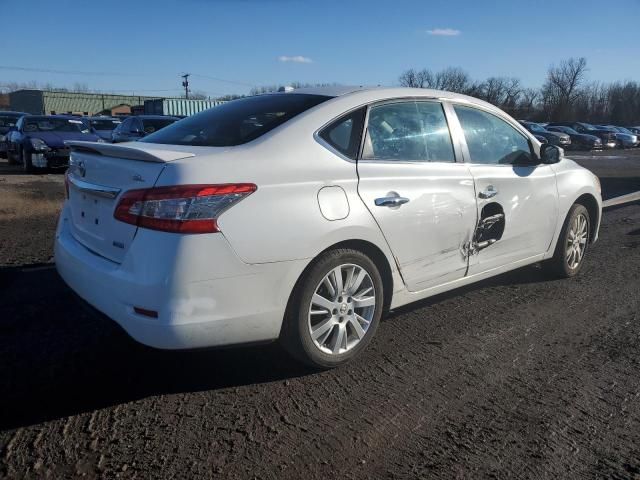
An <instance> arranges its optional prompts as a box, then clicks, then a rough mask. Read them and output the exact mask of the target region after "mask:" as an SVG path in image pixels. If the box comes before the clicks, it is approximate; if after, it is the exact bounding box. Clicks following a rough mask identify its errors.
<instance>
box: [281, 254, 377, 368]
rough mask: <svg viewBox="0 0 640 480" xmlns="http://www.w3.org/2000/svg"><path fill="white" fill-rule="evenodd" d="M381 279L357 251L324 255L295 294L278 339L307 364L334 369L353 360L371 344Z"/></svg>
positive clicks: (300, 283)
mask: <svg viewBox="0 0 640 480" xmlns="http://www.w3.org/2000/svg"><path fill="white" fill-rule="evenodd" d="M383 294H384V292H383V284H382V277H381V276H380V273H379V271H378V268H377V267H376V265H375V264H374V263H373V261H372V260H371V259H370V258H369V257H368V256H366V255H365V254H363V253H362V252H359V251H357V250H351V249H336V250H332V251H329V252H326V253H324V254H322V255H321V256H320V257H319V258H318V259H317V260H316V261H315V262H314V264H313V265H312V266H311V267H310V268H309V269H308V270H307V272H306V273H305V274H304V276H303V278H302V279H301V281H300V282H299V283H298V285H297V286H296V289H295V290H294V292H293V296H292V300H291V302H290V305H289V308H288V309H287V314H286V316H285V320H284V325H283V330H282V335H281V341H282V344H283V346H284V347H285V349H286V350H287V351H288V352H289V353H290V354H291V355H293V356H294V357H295V358H296V359H298V360H300V361H301V362H303V363H306V364H307V365H310V366H312V367H315V368H333V367H337V366H339V365H343V364H345V363H347V362H348V361H350V360H351V359H352V358H354V357H356V356H357V355H358V354H359V353H360V352H362V350H364V349H365V348H366V346H367V345H368V344H369V342H370V341H371V338H372V337H373V335H374V334H375V331H376V329H377V328H378V323H379V322H380V317H381V316H382V308H383V298H384V296H383Z"/></svg>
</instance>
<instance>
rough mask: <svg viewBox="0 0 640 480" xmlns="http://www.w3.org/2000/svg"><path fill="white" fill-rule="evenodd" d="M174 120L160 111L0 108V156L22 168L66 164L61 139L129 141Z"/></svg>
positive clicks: (66, 157) (64, 147) (65, 148)
mask: <svg viewBox="0 0 640 480" xmlns="http://www.w3.org/2000/svg"><path fill="white" fill-rule="evenodd" d="M178 120H180V119H179V118H178V117H168V116H161V115H136V116H129V117H103V116H101V117H78V116H72V115H30V114H26V113H22V112H0V157H5V158H7V159H8V160H9V163H12V164H21V165H22V167H23V169H24V170H25V172H31V171H32V170H33V169H34V168H47V167H66V166H67V165H68V164H69V148H68V147H67V146H66V145H65V143H64V142H65V141H68V140H84V141H88V142H108V143H118V142H130V141H135V140H139V139H140V138H142V137H144V136H145V135H148V134H150V133H153V132H155V131H157V130H160V129H161V128H164V127H166V126H167V125H170V124H172V123H173V122H176V121H178Z"/></svg>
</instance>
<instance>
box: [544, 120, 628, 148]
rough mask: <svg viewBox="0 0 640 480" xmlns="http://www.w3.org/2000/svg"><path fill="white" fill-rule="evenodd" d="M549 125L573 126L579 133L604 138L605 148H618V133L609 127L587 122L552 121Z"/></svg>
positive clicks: (603, 144)
mask: <svg viewBox="0 0 640 480" xmlns="http://www.w3.org/2000/svg"><path fill="white" fill-rule="evenodd" d="M548 126H549V127H571V128H573V129H574V130H575V131H576V132H578V133H584V134H587V135H595V136H596V137H599V138H600V140H602V146H603V148H616V147H617V146H618V141H617V139H616V133H615V132H611V131H610V130H608V129H602V128H598V127H596V126H594V125H591V124H589V123H585V122H551V123H549V125H548Z"/></svg>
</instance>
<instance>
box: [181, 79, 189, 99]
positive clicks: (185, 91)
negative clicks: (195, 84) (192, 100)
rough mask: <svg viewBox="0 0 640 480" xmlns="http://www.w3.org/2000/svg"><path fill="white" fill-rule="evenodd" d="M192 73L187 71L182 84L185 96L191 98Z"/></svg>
mask: <svg viewBox="0 0 640 480" xmlns="http://www.w3.org/2000/svg"><path fill="white" fill-rule="evenodd" d="M190 75H191V74H190V73H185V74H184V75H182V78H184V80H183V81H182V86H183V87H184V97H185V98H186V99H187V100H189V76H190Z"/></svg>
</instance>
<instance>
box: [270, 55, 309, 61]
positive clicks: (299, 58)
mask: <svg viewBox="0 0 640 480" xmlns="http://www.w3.org/2000/svg"><path fill="white" fill-rule="evenodd" d="M278 61H280V62H293V63H313V60H311V59H310V58H309V57H303V56H302V55H294V56H293V57H288V56H287V55H281V56H279V57H278Z"/></svg>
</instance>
